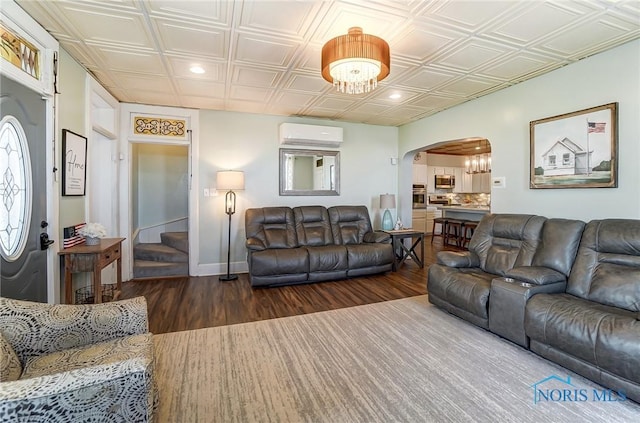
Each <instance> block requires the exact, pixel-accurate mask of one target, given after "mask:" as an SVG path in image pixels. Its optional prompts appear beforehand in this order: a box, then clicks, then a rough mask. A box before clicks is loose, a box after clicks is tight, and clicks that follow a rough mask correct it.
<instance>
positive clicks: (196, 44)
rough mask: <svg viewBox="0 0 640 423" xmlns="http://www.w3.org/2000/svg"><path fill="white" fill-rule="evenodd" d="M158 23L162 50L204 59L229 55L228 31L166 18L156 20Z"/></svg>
mask: <svg viewBox="0 0 640 423" xmlns="http://www.w3.org/2000/svg"><path fill="white" fill-rule="evenodd" d="M156 25H157V28H158V31H157V32H158V40H159V41H160V44H161V47H162V50H163V51H165V52H167V53H168V54H175V55H178V54H182V55H194V56H195V57H200V58H203V59H206V58H224V57H226V56H227V46H228V44H229V40H228V32H227V31H224V30H221V29H216V28H208V27H206V26H202V25H195V24H191V25H185V24H182V23H181V24H176V23H174V22H171V21H165V20H156Z"/></svg>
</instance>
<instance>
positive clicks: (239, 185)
mask: <svg viewBox="0 0 640 423" xmlns="http://www.w3.org/2000/svg"><path fill="white" fill-rule="evenodd" d="M216 189H217V190H221V191H238V190H243V189H244V172H243V171H241V170H221V171H218V172H217V173H216Z"/></svg>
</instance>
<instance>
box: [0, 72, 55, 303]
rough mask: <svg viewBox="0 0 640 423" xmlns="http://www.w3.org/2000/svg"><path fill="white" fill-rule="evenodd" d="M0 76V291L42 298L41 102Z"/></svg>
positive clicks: (43, 111)
mask: <svg viewBox="0 0 640 423" xmlns="http://www.w3.org/2000/svg"><path fill="white" fill-rule="evenodd" d="M0 78H1V80H0V87H1V88H0V253H1V254H0V255H1V256H2V262H1V263H0V264H1V265H2V266H1V270H0V277H1V279H0V296H2V297H8V298H15V299H23V300H30V301H40V302H46V301H47V251H46V246H47V243H46V242H43V241H46V239H44V240H41V234H44V236H45V237H46V227H47V191H46V186H47V180H46V179H47V178H46V176H47V175H46V144H47V143H46V131H45V129H46V101H45V100H43V99H42V95H40V94H38V93H36V92H35V91H32V90H31V89H29V88H27V87H25V86H24V85H21V84H19V83H17V82H15V81H13V80H11V79H9V78H7V77H5V76H4V75H3V76H1V77H0Z"/></svg>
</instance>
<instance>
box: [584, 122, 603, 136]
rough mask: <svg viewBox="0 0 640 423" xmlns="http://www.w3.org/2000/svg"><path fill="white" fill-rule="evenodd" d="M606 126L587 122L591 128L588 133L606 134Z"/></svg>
mask: <svg viewBox="0 0 640 423" xmlns="http://www.w3.org/2000/svg"><path fill="white" fill-rule="evenodd" d="M605 124H606V122H587V125H588V127H589V129H588V131H587V132H588V133H589V134H590V133H592V132H595V133H604V125H605Z"/></svg>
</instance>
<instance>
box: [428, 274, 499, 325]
mask: <svg viewBox="0 0 640 423" xmlns="http://www.w3.org/2000/svg"><path fill="white" fill-rule="evenodd" d="M494 277H495V275H492V274H490V273H487V272H484V271H482V270H481V269H479V268H451V267H447V266H444V265H441V264H433V265H431V266H430V267H429V277H428V279H427V291H428V294H429V295H433V296H436V297H438V298H439V299H441V300H444V301H446V302H448V303H451V304H452V305H454V306H455V307H456V308H458V309H462V310H465V311H467V312H469V313H471V314H473V315H475V316H478V317H480V318H482V319H488V314H487V310H488V305H487V303H488V301H489V292H490V290H491V280H492V279H493V278H494Z"/></svg>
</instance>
